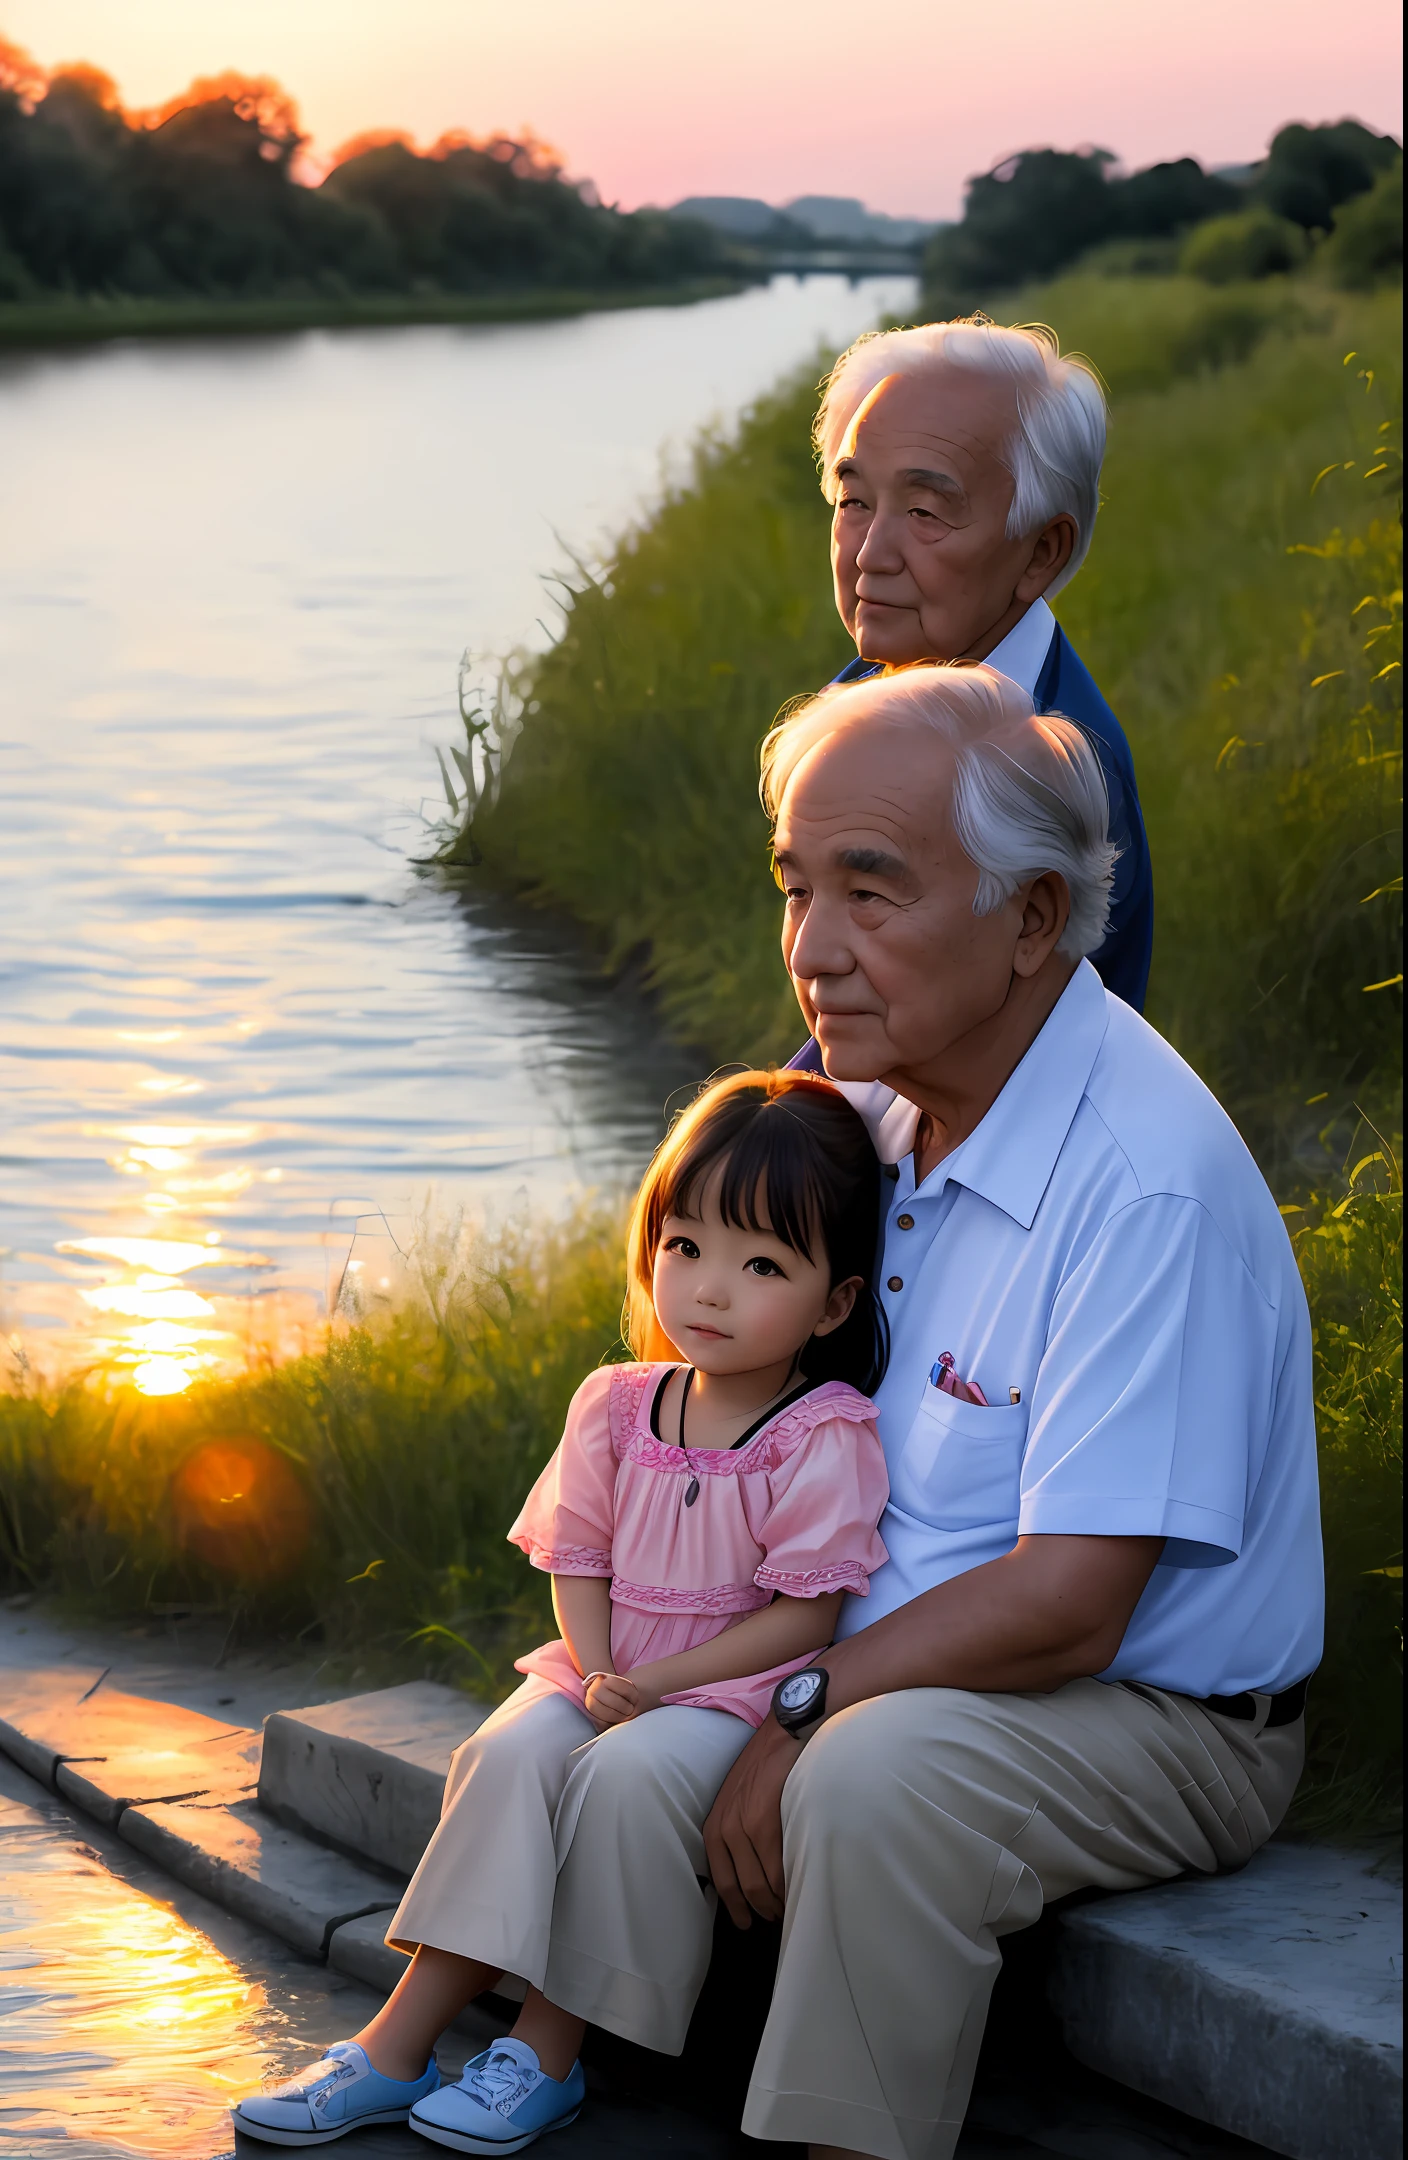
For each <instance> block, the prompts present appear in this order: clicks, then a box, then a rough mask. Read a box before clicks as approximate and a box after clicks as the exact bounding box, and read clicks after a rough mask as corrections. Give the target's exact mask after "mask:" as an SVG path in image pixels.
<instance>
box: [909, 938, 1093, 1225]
mask: <svg viewBox="0 0 1408 2160" xmlns="http://www.w3.org/2000/svg"><path fill="white" fill-rule="evenodd" d="M1109 1018H1110V1016H1109V1007H1108V1005H1107V1003H1106V990H1105V985H1104V984H1103V983H1102V982H1101V980H1100V977H1099V976H1098V975H1097V974H1096V972H1095V970H1094V968H1093V967H1092V966H1091V965H1090V962H1089V961H1088V960H1082V961H1081V963H1080V965H1079V967H1078V968H1077V969H1076V971H1075V973H1074V975H1073V976H1072V977H1071V979H1070V981H1069V982H1068V983H1067V985H1066V987H1065V989H1064V990H1063V991H1062V993H1061V995H1060V997H1059V998H1058V999H1057V1000H1056V1003H1055V1005H1054V1007H1053V1008H1052V1010H1051V1012H1050V1014H1049V1015H1048V1017H1047V1021H1046V1025H1045V1026H1044V1027H1043V1029H1042V1030H1041V1033H1040V1034H1039V1035H1038V1036H1037V1038H1036V1041H1035V1042H1034V1043H1033V1044H1032V1046H1031V1048H1030V1049H1029V1050H1028V1052H1027V1054H1026V1056H1025V1057H1024V1058H1023V1059H1022V1062H1021V1064H1020V1065H1019V1066H1018V1067H1017V1069H1016V1071H1015V1072H1014V1073H1013V1074H1012V1076H1011V1078H1010V1079H1009V1080H1008V1082H1007V1085H1006V1086H1005V1087H1004V1088H1003V1090H1002V1093H1001V1094H1000V1095H999V1096H998V1098H997V1101H996V1102H995V1103H994V1104H993V1106H992V1108H991V1109H990V1110H989V1111H988V1114H987V1116H986V1117H985V1118H984V1119H983V1121H982V1123H981V1125H979V1126H978V1127H977V1128H976V1130H975V1131H973V1132H971V1133H970V1134H969V1135H968V1138H967V1139H966V1140H965V1141H963V1142H962V1144H961V1145H960V1146H958V1147H956V1148H955V1149H954V1151H953V1153H952V1154H951V1155H948V1156H945V1158H944V1160H943V1161H942V1162H941V1163H939V1164H938V1165H937V1166H936V1168H935V1169H933V1170H931V1171H930V1173H929V1176H928V1177H927V1178H926V1179H925V1180H924V1183H925V1185H928V1184H929V1183H930V1182H931V1181H932V1182H933V1183H934V1186H935V1189H936V1190H938V1191H942V1189H943V1187H944V1185H945V1184H946V1183H947V1182H948V1181H949V1180H950V1179H952V1180H953V1181H954V1182H955V1183H956V1184H959V1185H963V1186H966V1187H967V1189H968V1191H969V1192H974V1193H977V1194H978V1195H979V1196H980V1197H981V1198H982V1199H984V1200H990V1201H991V1202H992V1204H993V1206H994V1207H999V1208H1001V1209H1002V1211H1003V1213H1004V1215H1010V1216H1011V1217H1012V1220H1013V1221H1014V1222H1017V1223H1020V1224H1021V1226H1022V1228H1023V1229H1024V1230H1030V1228H1031V1226H1032V1224H1033V1222H1034V1221H1035V1220H1036V1211H1037V1209H1038V1208H1039V1207H1040V1205H1041V1199H1042V1195H1043V1193H1044V1192H1045V1191H1046V1188H1047V1186H1048V1185H1049V1184H1050V1182H1051V1173H1052V1171H1053V1170H1054V1169H1055V1168H1056V1163H1057V1159H1058V1157H1059V1156H1060V1153H1061V1150H1062V1148H1063V1147H1064V1146H1065V1144H1066V1135H1067V1134H1068V1133H1069V1131H1070V1129H1071V1126H1072V1124H1073V1123H1074V1121H1075V1114H1076V1112H1077V1110H1078V1109H1079V1108H1080V1105H1081V1099H1082V1097H1083V1096H1084V1094H1085V1090H1086V1086H1087V1084H1088V1083H1089V1080H1090V1075H1091V1072H1092V1071H1093V1069H1094V1066H1095V1060H1096V1058H1097V1057H1098V1056H1099V1053H1100V1045H1101V1044H1102V1043H1103V1042H1104V1040H1105V1030H1106V1028H1107V1027H1108V1026H1109ZM896 1107H898V1105H896ZM911 1144H912V1143H911ZM920 1189H921V1190H922V1189H923V1188H922V1187H921V1188H920Z"/></svg>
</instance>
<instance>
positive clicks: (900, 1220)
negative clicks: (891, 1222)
mask: <svg viewBox="0 0 1408 2160" xmlns="http://www.w3.org/2000/svg"><path fill="white" fill-rule="evenodd" d="M895 1227H896V1228H897V1229H899V1230H912V1229H913V1228H914V1217H913V1216H912V1215H897V1216H896V1217H895Z"/></svg>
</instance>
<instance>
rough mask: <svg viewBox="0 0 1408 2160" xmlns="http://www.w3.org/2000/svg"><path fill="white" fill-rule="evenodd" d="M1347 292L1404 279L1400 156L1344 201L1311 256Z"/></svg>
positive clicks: (1363, 289) (1399, 281)
mask: <svg viewBox="0 0 1408 2160" xmlns="http://www.w3.org/2000/svg"><path fill="white" fill-rule="evenodd" d="M1316 261H1317V267H1319V268H1320V269H1322V270H1323V271H1324V273H1325V275H1326V276H1327V277H1328V278H1329V279H1330V281H1331V283H1332V284H1335V285H1338V286H1340V287H1341V288H1342V289H1343V290H1344V291H1346V292H1368V291H1370V290H1371V289H1372V287H1374V286H1375V285H1401V284H1402V282H1403V160H1402V158H1399V160H1398V162H1397V164H1395V165H1394V166H1392V167H1391V168H1390V170H1389V171H1388V172H1385V173H1380V175H1379V177H1378V179H1377V180H1376V181H1375V182H1374V185H1373V187H1372V189H1371V190H1370V192H1369V193H1368V194H1367V195H1360V196H1358V197H1356V199H1355V200H1354V201H1353V202H1351V203H1347V204H1346V205H1345V207H1344V209H1343V210H1341V212H1340V214H1339V216H1338V217H1337V218H1336V219H1335V229H1334V231H1333V232H1332V233H1331V235H1330V237H1329V239H1328V240H1327V241H1326V242H1325V244H1324V246H1323V247H1322V248H1321V249H1320V251H1319V254H1318V256H1317V258H1316Z"/></svg>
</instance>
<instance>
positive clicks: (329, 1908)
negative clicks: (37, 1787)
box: [0, 1666, 398, 1958]
mask: <svg viewBox="0 0 1408 2160" xmlns="http://www.w3.org/2000/svg"><path fill="white" fill-rule="evenodd" d="M103 1680H104V1675H103V1673H102V1670H101V1668H99V1669H97V1670H96V1671H94V1672H84V1671H82V1670H78V1671H75V1670H74V1669H73V1668H72V1667H71V1666H58V1667H55V1668H53V1669H52V1670H43V1671H31V1672H27V1673H23V1674H12V1673H11V1674H6V1675H5V1676H4V1689H3V1696H0V1748H2V1749H3V1750H4V1752H5V1753H6V1754H7V1755H9V1756H10V1757H11V1759H12V1760H13V1761H14V1762H17V1763H18V1764H19V1765H20V1767H21V1768H22V1769H24V1770H27V1771H28V1772H29V1774H30V1776H31V1777H33V1778H36V1779H37V1780H38V1781H39V1782H40V1783H41V1784H43V1785H46V1786H47V1787H48V1788H49V1789H50V1790H51V1791H53V1792H58V1793H60V1794H62V1795H63V1797H64V1798H66V1799H68V1800H71V1801H72V1802H73V1803H74V1804H75V1805H76V1806H78V1807H81V1808H83V1809H84V1810H85V1812H86V1813H88V1814H90V1815H93V1816H95V1817H96V1818H97V1820H98V1821H99V1822H102V1823H105V1824H107V1825H108V1826H109V1827H113V1828H115V1829H116V1831H117V1834H118V1836H119V1837H121V1838H123V1839H124V1840H125V1841H126V1843H128V1844H129V1845H133V1846H135V1847H136V1848H137V1850H138V1851H139V1852H143V1853H145V1854H146V1855H147V1856H148V1857H149V1858H150V1859H152V1860H155V1861H156V1862H158V1864H159V1865H160V1866H162V1867H164V1868H165V1869H166V1870H167V1872H168V1873H169V1874H171V1875H174V1876H176V1878H177V1879H178V1881H181V1882H184V1883H188V1884H189V1885H190V1886H191V1888H192V1889H195V1890H199V1891H201V1892H203V1893H204V1895H205V1896H207V1897H209V1898H211V1899H213V1900H214V1902H215V1903H216V1904H218V1905H222V1906H224V1907H225V1909H226V1910H227V1911H228V1912H234V1913H238V1914H240V1916H241V1917H242V1918H244V1919H246V1920H250V1921H253V1922H254V1923H255V1925H256V1926H259V1927H263V1928H267V1929H268V1931H269V1932H270V1934H273V1935H277V1936H279V1937H280V1939H281V1940H282V1941H284V1942H286V1943H289V1944H291V1945H292V1947H293V1948H294V1949H295V1950H299V1951H302V1952H303V1953H304V1955H305V1956H309V1957H315V1958H322V1957H325V1956H326V1954H327V1945H328V1942H329V1940H330V1939H331V1937H332V1935H333V1934H334V1932H335V1931H336V1929H337V1928H338V1927H339V1926H341V1925H342V1924H343V1923H344V1922H345V1921H347V1920H350V1919H352V1918H354V1917H355V1916H357V1915H359V1914H362V1913H367V1912H371V1911H375V1910H377V1909H379V1908H382V1907H388V1908H389V1907H391V1906H394V1904H395V1902H396V1898H397V1895H398V1887H397V1883H396V1880H395V1878H394V1877H393V1876H391V1875H388V1874H387V1873H385V1872H384V1871H383V1870H381V1869H380V1868H376V1867H369V1866H368V1865H367V1864H366V1863H365V1862H364V1861H358V1860H355V1859H350V1858H348V1857H346V1856H345V1855H343V1854H340V1853H336V1852H330V1851H329V1850H328V1849H327V1847H326V1846H325V1845H322V1844H319V1843H317V1842H316V1841H314V1840H313V1839H311V1838H306V1837H300V1836H299V1835H297V1833H296V1832H294V1831H291V1830H289V1829H287V1828H286V1827H285V1826H284V1825H283V1824H281V1823H278V1822H276V1821H274V1819H273V1818H272V1817H271V1816H268V1815H265V1814H264V1813H262V1811H261V1810H260V1809H259V1808H258V1807H257V1805H256V1804H255V1801H254V1791H255V1785H256V1781H257V1779H258V1775H259V1755H260V1746H261V1736H260V1734H259V1733H257V1732H255V1731H252V1730H251V1729H250V1728H249V1727H247V1726H231V1725H225V1724H222V1723H220V1722H219V1720H217V1719H215V1718H209V1717H204V1716H202V1715H201V1714H200V1712H198V1711H195V1710H186V1709H183V1708H181V1707H179V1706H178V1705H176V1704H173V1703H164V1702H159V1701H152V1700H150V1699H149V1698H147V1697H146V1696H137V1695H124V1694H122V1693H120V1692H119V1691H118V1690H116V1689H112V1688H109V1687H107V1686H105V1685H103Z"/></svg>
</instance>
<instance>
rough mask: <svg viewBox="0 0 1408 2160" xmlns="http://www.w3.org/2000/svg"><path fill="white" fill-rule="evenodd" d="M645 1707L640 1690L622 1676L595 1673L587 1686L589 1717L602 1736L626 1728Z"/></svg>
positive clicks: (621, 1674) (619, 1674) (618, 1674)
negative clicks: (617, 1727) (612, 1728)
mask: <svg viewBox="0 0 1408 2160" xmlns="http://www.w3.org/2000/svg"><path fill="white" fill-rule="evenodd" d="M642 1707H643V1705H642V1703H641V1700H640V1690H639V1689H638V1688H637V1686H636V1684H635V1682H634V1681H633V1680H628V1679H627V1678H626V1677H625V1675H624V1674H623V1673H594V1674H593V1675H592V1677H591V1679H590V1680H589V1681H588V1682H587V1692H586V1711H587V1716H588V1717H589V1718H590V1719H591V1720H592V1722H593V1724H595V1725H596V1726H597V1727H598V1728H599V1729H600V1730H601V1731H602V1732H605V1730H606V1728H607V1726H608V1725H624V1724H626V1723H627V1722H628V1721H629V1720H630V1719H631V1718H633V1717H636V1716H637V1715H638V1714H639V1712H640V1710H641V1709H642Z"/></svg>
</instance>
